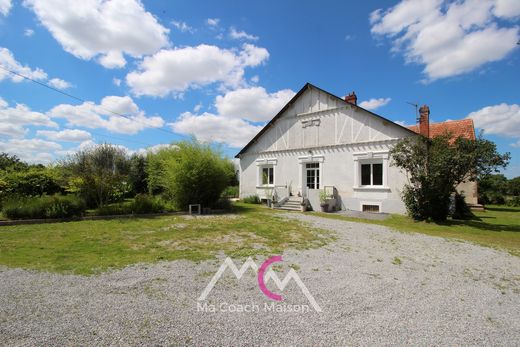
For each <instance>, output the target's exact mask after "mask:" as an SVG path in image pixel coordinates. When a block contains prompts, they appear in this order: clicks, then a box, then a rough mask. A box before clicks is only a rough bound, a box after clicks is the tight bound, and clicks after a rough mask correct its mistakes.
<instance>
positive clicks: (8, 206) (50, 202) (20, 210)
mask: <svg viewBox="0 0 520 347" xmlns="http://www.w3.org/2000/svg"><path fill="white" fill-rule="evenodd" d="M85 208H86V207H85V203H84V202H83V201H82V200H81V199H79V198H77V197H75V196H61V195H54V196H47V195H44V196H41V197H33V198H16V199H12V200H9V201H7V202H6V203H5V204H4V207H3V210H2V212H3V214H4V215H5V216H6V217H8V218H10V219H40V218H71V217H79V216H81V215H82V214H83V213H84V212H85Z"/></svg>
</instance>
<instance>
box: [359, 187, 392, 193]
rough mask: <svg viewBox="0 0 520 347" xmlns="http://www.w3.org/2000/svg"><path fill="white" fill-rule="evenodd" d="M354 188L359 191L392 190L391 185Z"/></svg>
mask: <svg viewBox="0 0 520 347" xmlns="http://www.w3.org/2000/svg"><path fill="white" fill-rule="evenodd" d="M354 190H358V191H373V192H374V191H375V192H389V191H391V189H390V187H385V186H355V187H354Z"/></svg>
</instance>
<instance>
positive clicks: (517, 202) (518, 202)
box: [507, 196, 520, 207]
mask: <svg viewBox="0 0 520 347" xmlns="http://www.w3.org/2000/svg"><path fill="white" fill-rule="evenodd" d="M507 206H512V207H520V196H515V197H514V198H512V199H511V200H509V201H508V202H507Z"/></svg>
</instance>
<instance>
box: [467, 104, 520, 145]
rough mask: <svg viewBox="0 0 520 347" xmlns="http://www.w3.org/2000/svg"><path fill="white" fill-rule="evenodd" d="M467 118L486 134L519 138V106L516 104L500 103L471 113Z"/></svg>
mask: <svg viewBox="0 0 520 347" xmlns="http://www.w3.org/2000/svg"><path fill="white" fill-rule="evenodd" d="M467 118H472V119H473V122H474V123H475V126H476V127H477V128H479V129H483V130H484V132H485V133H486V134H494V135H502V136H508V137H513V138H520V105H518V104H512V105H508V104H505V103H502V104H499V105H494V106H487V107H484V108H482V109H480V110H478V111H475V112H471V113H470V114H468V116H467Z"/></svg>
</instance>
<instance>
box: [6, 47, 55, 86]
mask: <svg viewBox="0 0 520 347" xmlns="http://www.w3.org/2000/svg"><path fill="white" fill-rule="evenodd" d="M0 64H1V65H3V66H5V67H6V68H8V69H9V70H12V71H14V72H16V73H19V74H21V75H24V76H27V77H29V78H32V79H34V80H46V79H47V74H46V73H45V71H43V70H42V69H39V68H36V69H34V70H33V69H31V68H30V67H28V66H26V65H25V66H24V65H22V64H20V63H19V62H18V61H17V60H16V59H15V58H14V55H13V53H12V52H11V51H10V50H8V49H7V48H4V47H0ZM6 78H10V79H11V81H13V82H22V81H23V80H24V79H23V78H22V77H20V76H16V75H13V74H11V73H9V72H7V71H5V70H2V69H0V81H2V80H4V79H6Z"/></svg>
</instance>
